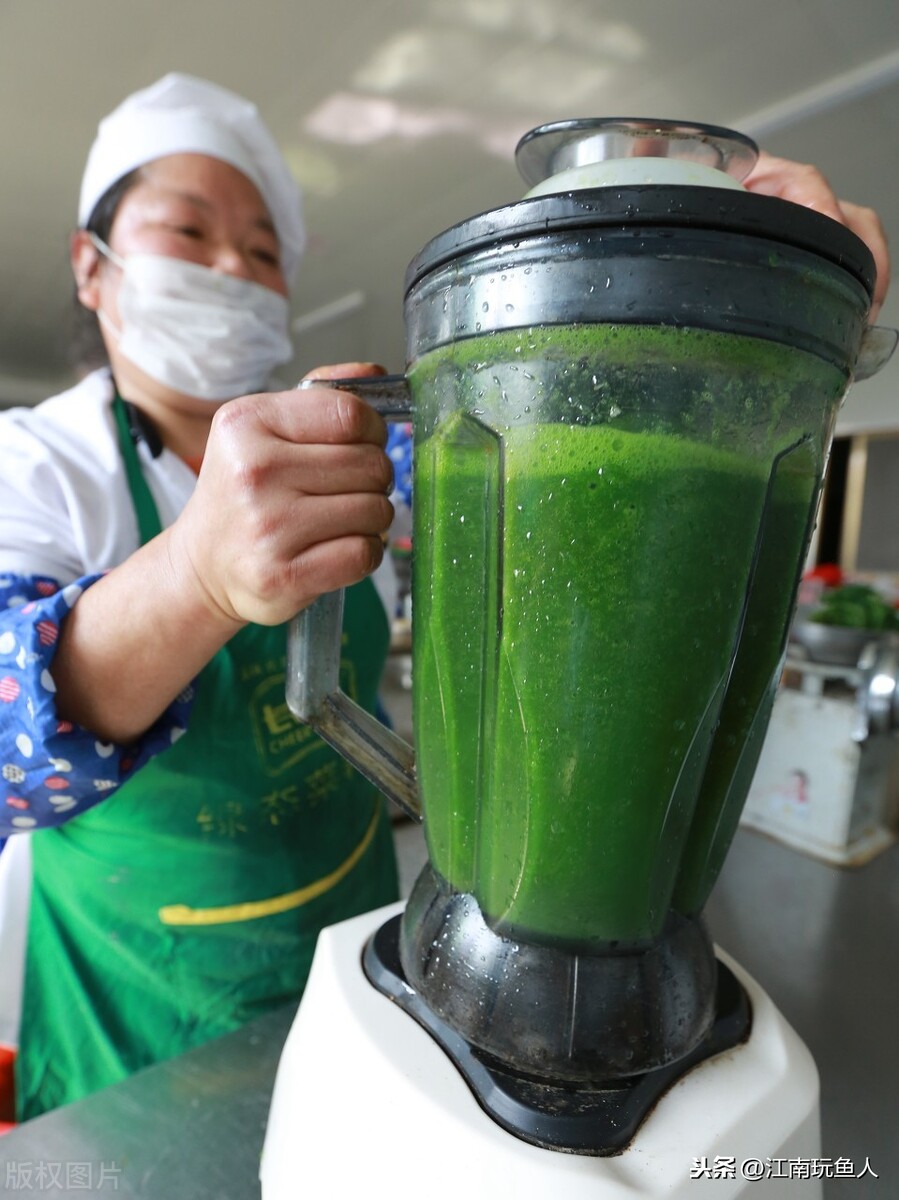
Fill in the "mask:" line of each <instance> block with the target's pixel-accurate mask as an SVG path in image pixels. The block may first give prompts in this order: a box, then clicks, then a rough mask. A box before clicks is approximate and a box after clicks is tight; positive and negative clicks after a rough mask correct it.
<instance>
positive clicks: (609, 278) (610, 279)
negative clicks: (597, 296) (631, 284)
mask: <svg viewBox="0 0 899 1200" xmlns="http://www.w3.org/2000/svg"><path fill="white" fill-rule="evenodd" d="M611 286H612V276H611V275H607V276H606V287H607V288H608V287H611Z"/></svg>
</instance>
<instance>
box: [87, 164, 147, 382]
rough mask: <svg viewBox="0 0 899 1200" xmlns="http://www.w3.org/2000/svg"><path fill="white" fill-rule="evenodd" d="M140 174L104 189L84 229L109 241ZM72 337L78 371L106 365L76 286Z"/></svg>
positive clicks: (94, 320)
mask: <svg viewBox="0 0 899 1200" xmlns="http://www.w3.org/2000/svg"><path fill="white" fill-rule="evenodd" d="M140 176H141V171H140V168H139V167H138V168H136V169H135V170H133V171H129V172H128V174H127V175H123V176H122V178H121V179H118V180H116V182H115V183H114V184H113V185H112V187H109V188H107V189H106V191H105V192H104V193H103V195H102V196H101V197H100V199H99V200H98V201H97V203H96V204H95V205H94V207H93V209H92V211H91V215H90V216H89V217H88V219H87V221H86V222H85V223H84V228H85V229H86V230H88V232H90V233H94V234H96V235H97V237H98V238H100V240H101V241H103V242H106V243H107V244H108V243H109V235H110V233H111V232H112V224H113V221H114V220H115V217H116V213H117V212H118V210H119V205H120V204H121V202H122V200H123V199H124V197H125V195H126V193H127V192H129V191H130V190H131V188H133V187H134V185H135V184H136V183H137V182H138V180H139V179H140ZM72 325H73V328H72V337H71V339H70V346H71V356H72V365H73V366H74V367H75V370H76V371H77V372H78V373H79V374H80V375H81V374H87V372H88V371H93V370H96V368H97V367H103V366H106V365H107V364H108V362H109V359H108V357H107V354H106V347H105V346H104V344H103V338H102V337H101V335H100V325H99V322H98V320H97V314H96V313H94V312H91V311H90V309H87V308H85V307H84V305H83V304H82V303H81V301H80V300H79V299H78V287H77V285H76V287H75V312H74V315H73V320H72Z"/></svg>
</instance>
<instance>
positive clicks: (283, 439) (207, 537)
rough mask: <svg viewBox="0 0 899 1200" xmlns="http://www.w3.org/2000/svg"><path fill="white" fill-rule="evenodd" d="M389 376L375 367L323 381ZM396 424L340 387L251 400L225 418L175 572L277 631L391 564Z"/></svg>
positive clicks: (182, 529) (337, 370) (216, 602)
mask: <svg viewBox="0 0 899 1200" xmlns="http://www.w3.org/2000/svg"><path fill="white" fill-rule="evenodd" d="M375 373H382V371H381V368H378V367H375V366H372V365H370V364H360V363H354V364H342V365H340V366H335V367H327V368H322V369H321V370H319V371H316V372H315V373H314V377H316V378H348V377H352V376H360V375H371V374H375ZM386 438H387V429H386V426H385V424H384V421H383V420H382V419H381V417H379V416H378V415H377V413H375V412H374V410H373V409H371V408H369V406H368V405H366V404H365V403H363V402H362V401H361V400H360V399H359V398H358V397H357V396H354V395H352V394H351V393H348V392H343V391H335V390H333V389H331V388H324V387H323V388H316V387H310V388H309V389H304V390H302V391H299V390H293V391H290V392H279V393H271V394H264V395H259V396H247V397H243V398H241V399H239V400H234V401H231V402H230V403H229V404H226V405H223V406H222V408H221V409H219V411H218V412H217V414H216V416H215V418H214V420H213V423H212V430H211V432H210V436H209V441H208V443H207V448H206V455H205V458H204V460H203V468H202V471H201V472H200V477H199V479H198V481H197V487H196V490H195V492H194V495H193V497H192V498H191V500H190V502H189V504H188V505H187V507H186V508H185V510H184V512H183V513H182V515H181V517H180V518H179V520H178V521H177V522H176V523H175V525H174V526H173V527H172V529H171V531H170V532H171V553H172V557H173V566H174V567H175V568H176V570H178V571H179V573H182V574H183V576H184V578H185V583H186V585H187V586H190V587H192V588H194V589H196V591H197V593H198V594H199V595H201V596H203V597H205V600H206V602H207V604H208V606H209V609H210V611H211V613H212V614H214V615H215V616H216V617H218V618H223V619H225V620H226V621H230V622H232V623H234V624H236V625H239V624H242V623H245V622H248V621H252V622H254V623H256V624H261V625H275V624H280V623H281V622H282V621H286V620H288V619H289V618H290V617H292V616H293V615H294V614H295V613H296V612H298V611H299V610H300V609H302V608H304V607H306V605H308V604H310V603H311V602H312V601H313V600H314V599H315V598H316V597H317V596H319V595H321V594H322V593H323V592H327V591H333V590H334V589H335V588H339V587H344V586H347V585H349V584H353V583H357V582H358V581H359V580H360V579H362V578H364V577H365V576H366V575H368V574H370V572H371V571H373V570H374V569H375V568H376V567H377V566H378V564H379V563H380V561H381V557H382V554H383V541H382V535H383V534H384V533H385V532H386V530H387V528H388V527H389V525H390V522H391V520H392V519H393V506H392V505H391V503H390V501H389V500H388V499H387V494H388V492H389V490H390V487H391V483H392V479H393V469H392V466H391V463H390V460H389V459H388V457H387V455H386V454H385V453H384V444H385V442H386Z"/></svg>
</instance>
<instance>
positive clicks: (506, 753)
mask: <svg viewBox="0 0 899 1200" xmlns="http://www.w3.org/2000/svg"><path fill="white" fill-rule="evenodd" d="M755 157H756V149H755V146H754V144H753V143H752V142H751V141H750V140H749V139H748V138H745V137H743V136H741V135H739V134H736V133H733V132H731V131H728V130H721V129H717V128H715V127H710V126H696V125H684V124H677V123H672V122H662V121H633V120H623V121H617V120H612V121H572V122H563V123H559V124H556V125H550V126H544V127H541V128H540V129H538V130H534V131H532V133H530V134H528V135H527V136H526V137H525V138H524V139H523V140H522V142H521V143H520V145H519V149H518V152H517V159H518V163H519V166H520V168H521V171H522V174H523V175H524V176H525V178H526V180H527V181H528V182H529V183H534V184H536V186H535V188H534V191H533V192H532V193H530V194H529V195H528V196H527V197H526V198H525V199H524V200H522V201H520V202H517V203H514V204H511V205H508V206H506V207H504V208H501V209H498V210H495V211H491V212H487V213H484V214H481V215H479V216H476V217H473V218H471V219H470V220H467V221H463V222H462V223H461V224H459V225H457V226H455V227H454V228H452V229H450V230H448V231H446V232H445V233H443V234H441V235H439V236H438V237H436V238H435V239H433V240H432V241H431V242H430V243H429V244H428V245H427V246H426V247H425V248H424V250H422V252H421V253H420V254H419V255H418V256H417V258H416V259H415V260H414V261H413V262H412V264H411V265H410V267H409V269H408V272H407V276H406V298H405V319H406V327H407V345H408V353H407V373H406V377H405V380H401V381H400V382H399V385H398V388H399V393H400V395H401V396H402V395H404V394H405V395H407V397H408V395H409V394H410V395H411V406H412V411H413V412H414V481H413V519H414V534H413V547H414V571H413V609H412V611H413V712H414V730H415V752H414V755H413V752H412V751H411V749H410V748H409V747H407V746H406V745H405V743H403V742H401V741H400V739H398V738H397V737H396V736H395V735H393V734H391V733H389V732H387V731H382V730H381V728H380V727H379V726H377V723H376V722H374V721H373V719H372V718H370V717H369V716H368V714H364V713H360V712H358V710H356V709H355V708H354V706H352V705H351V704H350V702H349V701H347V699H346V697H344V696H343V695H342V694H341V693H339V692H338V691H337V687H336V663H337V659H338V657H339V655H338V654H337V652H336V645H337V639H338V638H339V621H340V616H339V600H336V599H335V597H324V598H323V599H322V600H321V601H319V602H318V603H317V604H316V605H315V606H313V607H312V608H311V609H310V610H308V611H307V612H306V613H304V614H301V616H300V617H299V618H297V620H296V622H295V625H294V628H293V629H292V631H291V638H290V655H289V668H288V702H289V704H290V706H291V708H292V710H293V711H294V713H295V714H296V715H297V716H299V717H300V718H301V719H304V720H307V721H309V722H310V723H311V724H312V725H313V726H314V727H315V728H316V729H317V730H318V731H319V732H320V733H321V734H322V736H324V737H325V738H326V740H328V741H330V742H331V743H332V744H333V745H335V747H336V748H337V749H338V750H340V752H341V753H343V754H346V755H347V756H348V757H349V758H350V760H351V761H353V762H354V763H355V764H356V765H358V766H359V767H360V769H362V770H363V771H364V772H365V773H366V774H367V775H368V776H369V777H370V778H371V779H372V780H373V781H374V782H376V783H377V785H378V786H379V787H381V788H382V790H384V791H385V792H386V794H388V795H390V796H392V797H393V798H394V799H397V800H398V801H399V802H400V803H402V804H403V805H404V807H406V808H407V809H411V810H412V811H415V812H417V811H418V807H419V803H420V808H421V810H422V812H423V818H424V831H425V837H426V842H427V847H428V854H429V862H428V864H427V866H426V867H425V869H424V871H423V873H422V875H421V877H420V878H419V880H418V882H417V883H416V885H415V888H414V890H413V894H412V897H411V899H410V901H409V904H408V906H407V908H406V911H405V913H404V915H403V918H402V925H401V930H400V934H399V951H400V957H401V961H402V967H403V970H404V972H405V976H406V979H407V980H408V983H409V985H410V987H411V988H413V989H415V991H416V992H417V993H418V994H419V995H420V996H421V997H422V999H423V1001H424V1003H425V1004H426V1005H427V1006H428V1007H429V1008H430V1009H431V1010H432V1011H433V1012H434V1013H436V1014H437V1015H438V1017H439V1018H440V1020H441V1021H444V1022H445V1023H446V1024H447V1025H448V1026H449V1027H450V1028H451V1029H452V1030H454V1031H455V1032H456V1033H457V1034H459V1036H461V1037H462V1038H463V1039H465V1041H466V1042H467V1043H468V1044H470V1045H472V1046H474V1047H476V1048H477V1050H478V1052H479V1053H482V1054H484V1055H486V1056H488V1057H489V1058H490V1060H491V1061H494V1062H496V1063H499V1064H501V1065H502V1066H503V1068H505V1069H508V1070H511V1071H515V1072H520V1073H522V1074H523V1075H525V1076H527V1077H528V1078H531V1079H537V1080H541V1079H542V1080H553V1081H564V1082H566V1083H569V1084H572V1085H585V1086H596V1085H598V1084H602V1083H608V1082H609V1081H615V1080H622V1079H627V1078H629V1077H634V1076H636V1075H638V1074H640V1073H644V1072H647V1071H653V1070H655V1069H657V1068H660V1067H664V1066H665V1065H666V1064H670V1063H673V1062H677V1061H679V1060H682V1059H684V1058H685V1056H687V1055H689V1054H690V1053H691V1052H692V1051H693V1050H694V1049H695V1047H696V1046H697V1045H698V1044H699V1043H701V1042H702V1039H703V1038H704V1037H706V1035H707V1034H708V1032H709V1030H710V1028H711V1026H712V1023H713V1021H714V1018H715V1003H716V989H717V978H718V977H717V973H716V964H715V957H714V953H713V950H712V947H711V945H710V942H709V939H708V936H707V933H706V931H705V929H704V926H703V922H702V919H701V911H702V908H703V905H704V904H705V901H706V899H707V896H708V893H709V891H710V889H711V887H712V885H713V883H714V881H715V878H716V876H717V873H718V871H719V869H720V866H721V863H722V862H723V859H724V856H725V854H726V851H727V848H728V845H729V843H730V840H731V837H732V835H733V832H734V830H735V828H736V824H737V820H738V818H739V814H740V809H741V808H742V805H743V801H744V799H745V795H746V791H747V789H748V786H749V783H750V781H751V778H752V773H753V771H754V768H755V762H756V759H757V756H758V753H759V751H760V748H761V741H762V738H763V736H764V732H765V727H766V724H767V719H768V715H769V711H770V705H771V701H772V699H773V694H774V689H775V688H776V683H777V678H778V674H779V665H780V662H781V660H782V654H783V650H784V647H785V644H786V637H787V630H788V626H789V621H790V617H791V615H792V609H793V605H794V601H795V593H796V588H797V585H798V580H799V575H800V571H801V567H802V564H803V562H804V559H805V555H806V553H807V549H808V543H809V538H810V535H811V530H812V527H813V521H814V514H815V509H816V505H817V501H818V496H819V491H820V487H821V481H822V474H823V471H824V465H825V459H826V455H827V452H828V447H829V443H830V438H831V435H832V427H833V421H834V417H835V414H836V411H837V407H838V405H839V403H840V400H841V398H842V396H843V394H844V392H845V390H846V388H847V385H848V383H849V382H850V379H851V378H852V377H853V374H854V373H855V374H858V373H859V365H858V364H859V358H860V355H861V354H862V347H863V341H864V338H865V336H866V329H865V322H866V317H867V314H868V310H869V307H870V300H871V295H872V290H873V277H874V269H873V260H872V258H871V255H870V253H869V251H868V250H867V247H865V246H864V244H863V243H862V242H861V241H860V240H859V239H858V238H856V237H855V236H854V235H853V234H852V233H850V232H849V231H848V230H847V229H845V228H843V227H842V226H840V225H838V224H837V223H836V222H834V221H832V220H830V219H829V218H827V217H824V216H822V215H820V214H818V213H815V212H812V211H810V210H807V209H803V208H800V207H798V206H796V205H794V204H790V203H788V202H785V201H780V200H776V199H772V198H769V197H762V196H755V195H751V194H749V193H747V192H746V191H745V190H744V189H743V188H742V187H741V184H740V182H739V181H740V179H741V178H743V177H745V175H746V174H747V173H748V171H749V170H750V169H751V167H752V165H753V163H754V161H755ZM890 340H891V339H889V338H887V341H888V342H889V341H890ZM889 348H890V347H888V349H889ZM887 357H888V352H887ZM346 386H347V387H348V388H350V389H351V390H354V391H358V392H360V394H362V395H363V396H368V395H369V393H368V392H367V391H366V390H365V385H361V386H360V382H359V381H358V380H351V381H347V383H346ZM385 386H387V387H389V386H390V385H389V384H387V385H385V381H383V380H376V381H372V387H374V388H375V389H378V390H382V391H383V389H384V388H385ZM405 403H406V402H404V401H403V400H402V399H401V400H400V401H399V402H398V401H396V400H395V399H394V400H388V401H387V402H385V403H384V404H382V405H381V409H382V411H385V412H392V413H393V414H394V415H399V414H400V413H401V412H402V413H403V414H405V413H407V412H408V411H409V409H408V407H404V404H405ZM328 627H330V633H323V630H325V629H327V628H328ZM419 796H420V802H419V799H418V797H419Z"/></svg>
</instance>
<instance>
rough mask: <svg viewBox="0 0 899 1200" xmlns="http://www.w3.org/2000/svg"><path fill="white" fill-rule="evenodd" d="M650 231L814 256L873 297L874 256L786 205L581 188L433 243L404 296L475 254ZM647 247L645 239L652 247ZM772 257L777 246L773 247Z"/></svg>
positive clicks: (409, 275)
mask: <svg viewBox="0 0 899 1200" xmlns="http://www.w3.org/2000/svg"><path fill="white" fill-rule="evenodd" d="M604 229H607V230H609V231H613V230H614V231H618V232H621V231H627V232H628V233H633V234H634V235H635V236H636V237H639V236H640V235H641V234H647V233H648V232H649V231H650V230H653V231H654V232H655V233H661V234H662V235H663V236H666V237H671V236H672V235H674V236H676V233H677V231H678V230H685V231H693V232H696V231H697V230H703V231H708V232H718V233H722V234H728V235H740V236H743V237H748V238H758V239H760V240H763V241H765V242H767V243H769V244H770V243H775V244H779V245H781V246H783V247H784V248H785V249H797V250H800V251H806V252H809V253H811V254H814V255H817V256H818V257H819V258H820V259H822V260H824V261H825V262H829V263H831V264H832V265H834V266H837V267H840V268H842V269H843V270H844V271H846V272H847V273H848V274H849V275H851V276H853V277H854V278H855V279H856V280H857V281H858V282H859V283H860V284H861V286H862V287H863V288H864V290H865V291H866V292H867V294H868V297H869V298H870V297H872V296H873V294H874V282H875V276H876V271H875V266H874V256H873V254H872V253H871V251H870V250H869V249H868V247H867V245H866V244H865V243H864V242H863V241H862V239H861V238H860V237H857V236H856V235H855V234H854V233H852V232H851V231H850V230H849V229H847V228H846V226H844V225H841V224H840V223H839V222H838V221H835V220H833V218H832V217H827V216H825V215H824V214H823V213H819V212H815V211H814V210H813V209H810V208H805V207H804V206H802V205H800V204H795V203H793V202H792V201H789V200H781V199H779V198H777V197H774V196H762V195H758V194H756V193H754V192H746V191H743V190H724V189H721V188H715V187H701V186H695V185H694V186H691V185H683V184H639V185H634V186H631V187H614V186H610V187H600V188H585V189H578V190H575V191H570V192H561V193H557V194H553V195H546V196H536V197H533V198H531V199H525V200H519V201H517V202H515V203H513V204H508V205H505V206H504V207H501V208H496V209H491V210H489V211H487V212H483V213H479V214H478V215H476V216H473V217H469V218H468V219H467V220H464V221H461V222H459V223H458V224H457V225H454V226H452V227H451V228H450V229H447V230H445V231H444V232H443V233H440V234H438V235H437V236H436V237H434V238H432V239H431V241H430V242H428V243H427V244H426V245H425V246H424V248H423V249H422V250H421V251H420V252H419V253H418V254H417V255H416V256H415V258H413V260H412V261H411V263H410V264H409V266H408V268H407V270H406V277H405V288H404V293H405V295H406V297H407V298H408V296H409V293H410V292H411V291H412V289H413V288H415V286H416V285H417V284H418V283H419V282H420V281H421V280H422V279H423V278H424V277H425V276H426V275H428V274H430V273H431V272H432V271H434V270H435V269H436V268H438V267H441V266H444V265H445V264H447V263H450V262H452V261H453V260H455V259H462V258H466V259H470V258H471V256H472V255H475V254H476V253H477V252H478V251H488V250H490V251H493V252H495V251H497V250H499V249H501V248H502V246H503V245H504V244H509V246H510V247H512V246H514V245H515V244H516V243H520V242H522V241H524V240H525V239H527V240H531V239H539V238H541V237H548V236H549V235H553V234H559V233H566V232H571V233H572V235H575V234H583V233H590V234H594V235H596V236H600V235H601V234H602V231H603V230H604ZM653 240H654V239H650V241H653ZM773 249H774V250H776V245H775V247H773Z"/></svg>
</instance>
